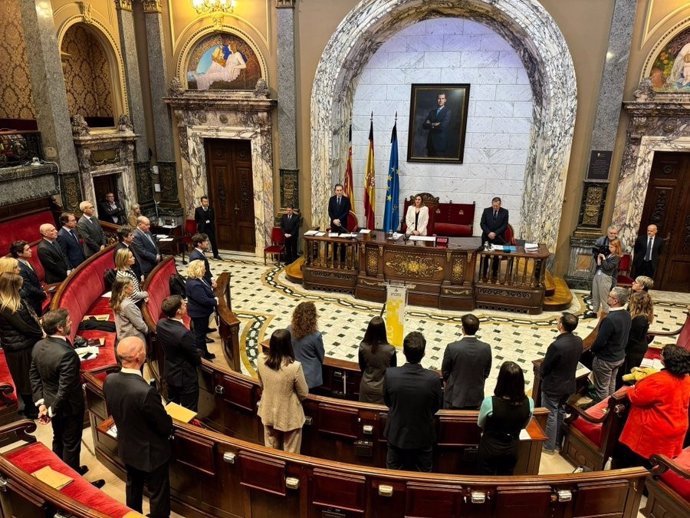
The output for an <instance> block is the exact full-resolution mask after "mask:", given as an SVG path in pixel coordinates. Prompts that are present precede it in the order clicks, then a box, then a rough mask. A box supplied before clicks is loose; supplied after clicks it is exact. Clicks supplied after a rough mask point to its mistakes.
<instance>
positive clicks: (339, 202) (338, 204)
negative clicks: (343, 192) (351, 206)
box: [338, 196, 340, 206]
mask: <svg viewBox="0 0 690 518" xmlns="http://www.w3.org/2000/svg"><path fill="white" fill-rule="evenodd" d="M338 206H340V196H338Z"/></svg>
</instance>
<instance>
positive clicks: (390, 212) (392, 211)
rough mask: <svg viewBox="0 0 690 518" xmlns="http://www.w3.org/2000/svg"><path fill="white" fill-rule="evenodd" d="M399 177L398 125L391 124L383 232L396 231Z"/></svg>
mask: <svg viewBox="0 0 690 518" xmlns="http://www.w3.org/2000/svg"><path fill="white" fill-rule="evenodd" d="M399 205H400V176H399V175H398V123H397V121H396V123H395V124H393V133H392V134H391V159H390V161H389V162H388V186H387V187H386V208H385V210H384V212H383V230H384V232H394V231H396V230H398V223H399V222H400V211H399Z"/></svg>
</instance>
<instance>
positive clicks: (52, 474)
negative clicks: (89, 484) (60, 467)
mask: <svg viewBox="0 0 690 518" xmlns="http://www.w3.org/2000/svg"><path fill="white" fill-rule="evenodd" d="M32 475H33V476H34V477H36V478H37V479H38V480H40V481H41V482H45V483H46V484H48V485H49V486H50V487H52V488H53V489H57V490H58V491H60V490H61V489H62V488H63V487H65V486H66V485H67V484H69V483H70V482H72V480H74V479H73V478H72V477H69V476H67V475H63V474H62V473H59V472H57V471H55V470H54V469H53V468H51V467H50V466H44V467H42V468H41V469H39V470H37V471H34V472H33V473H32Z"/></svg>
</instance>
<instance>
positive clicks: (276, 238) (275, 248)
mask: <svg viewBox="0 0 690 518" xmlns="http://www.w3.org/2000/svg"><path fill="white" fill-rule="evenodd" d="M284 253H285V234H283V230H282V229H281V228H280V227H273V229H272V230H271V244H270V245H268V246H267V247H266V248H264V264H266V256H267V255H268V254H270V255H271V256H273V257H274V258H275V256H278V260H277V261H276V262H280V256H281V255H283V254H284Z"/></svg>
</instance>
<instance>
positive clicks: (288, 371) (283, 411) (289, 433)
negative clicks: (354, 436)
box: [257, 329, 309, 453]
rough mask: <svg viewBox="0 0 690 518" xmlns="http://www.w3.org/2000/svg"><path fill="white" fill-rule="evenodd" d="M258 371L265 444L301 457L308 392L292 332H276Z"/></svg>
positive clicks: (259, 362)
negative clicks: (293, 344) (297, 357)
mask: <svg viewBox="0 0 690 518" xmlns="http://www.w3.org/2000/svg"><path fill="white" fill-rule="evenodd" d="M257 367H258V371H259V382H260V383H261V387H262V389H263V392H262V395H261V403H260V404H259V412H258V413H259V417H260V418H261V422H262V423H263V425H264V444H265V445H266V446H269V447H271V448H277V449H281V450H285V451H289V452H292V453H299V450H300V446H301V445H302V425H303V424H304V409H303V408H302V403H301V401H302V400H303V399H304V398H305V397H307V394H308V393H309V389H308V388H307V380H306V379H305V378H304V372H302V364H301V363H300V362H298V361H295V353H294V352H293V350H292V340H291V338H290V332H289V331H287V330H286V329H278V330H277V331H274V332H273V334H272V335H271V342H270V349H269V353H268V356H265V355H262V356H261V357H260V358H259V361H258V362H257Z"/></svg>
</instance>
